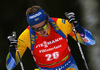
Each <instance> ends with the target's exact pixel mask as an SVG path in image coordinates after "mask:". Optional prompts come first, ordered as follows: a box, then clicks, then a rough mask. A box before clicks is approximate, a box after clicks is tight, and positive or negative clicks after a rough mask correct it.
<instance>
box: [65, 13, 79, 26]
mask: <svg viewBox="0 0 100 70" xmlns="http://www.w3.org/2000/svg"><path fill="white" fill-rule="evenodd" d="M67 19H68V22H69V23H73V24H74V26H76V25H77V24H78V22H77V20H76V17H75V13H73V12H70V13H67Z"/></svg>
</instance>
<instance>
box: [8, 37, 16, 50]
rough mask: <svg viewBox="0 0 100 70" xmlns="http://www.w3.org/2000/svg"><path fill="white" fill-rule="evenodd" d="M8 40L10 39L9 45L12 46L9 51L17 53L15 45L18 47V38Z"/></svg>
mask: <svg viewBox="0 0 100 70" xmlns="http://www.w3.org/2000/svg"><path fill="white" fill-rule="evenodd" d="M7 38H8V41H9V45H10V47H9V51H10V52H15V51H16V49H15V45H17V40H16V38H14V37H13V36H8V37H7Z"/></svg>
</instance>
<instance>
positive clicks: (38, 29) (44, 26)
mask: <svg viewBox="0 0 100 70" xmlns="http://www.w3.org/2000/svg"><path fill="white" fill-rule="evenodd" d="M46 28H47V20H46V22H45V24H44V25H43V26H41V27H39V28H32V29H33V30H34V31H36V32H38V31H41V30H44V29H46Z"/></svg>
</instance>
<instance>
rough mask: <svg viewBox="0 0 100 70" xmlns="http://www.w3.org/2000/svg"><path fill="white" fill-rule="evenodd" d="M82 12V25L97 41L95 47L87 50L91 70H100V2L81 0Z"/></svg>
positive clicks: (98, 0) (96, 0)
mask: <svg viewBox="0 0 100 70" xmlns="http://www.w3.org/2000/svg"><path fill="white" fill-rule="evenodd" d="M79 1H80V6H81V10H82V14H81V15H82V23H83V24H84V26H85V28H86V29H88V30H90V31H91V32H92V34H93V36H94V38H95V40H96V44H95V45H94V46H90V47H88V48H87V57H88V65H89V67H90V70H100V47H99V46H100V37H99V36H100V0H79Z"/></svg>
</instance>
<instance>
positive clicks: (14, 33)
mask: <svg viewBox="0 0 100 70" xmlns="http://www.w3.org/2000/svg"><path fill="white" fill-rule="evenodd" d="M15 38H16V32H15V31H13V32H12V36H9V37H8V39H10V40H15ZM15 49H16V51H17V55H18V59H19V62H20V66H21V69H22V70H24V66H23V63H22V60H21V58H20V55H19V51H18V48H17V45H15Z"/></svg>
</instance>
